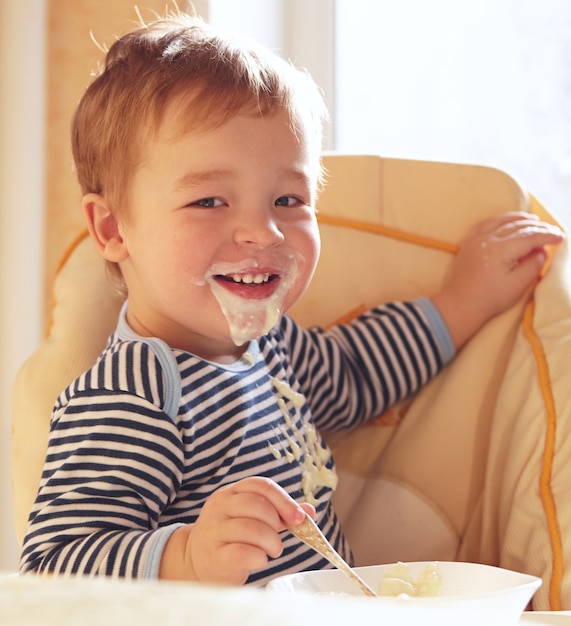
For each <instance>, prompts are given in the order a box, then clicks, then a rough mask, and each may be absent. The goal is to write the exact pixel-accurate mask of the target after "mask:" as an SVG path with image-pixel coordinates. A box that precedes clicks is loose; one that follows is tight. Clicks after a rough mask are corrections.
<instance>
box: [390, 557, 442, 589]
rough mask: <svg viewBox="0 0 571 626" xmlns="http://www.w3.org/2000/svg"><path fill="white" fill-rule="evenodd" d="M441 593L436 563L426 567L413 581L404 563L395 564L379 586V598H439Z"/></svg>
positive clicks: (440, 582) (440, 578)
mask: <svg viewBox="0 0 571 626" xmlns="http://www.w3.org/2000/svg"><path fill="white" fill-rule="evenodd" d="M441 593H442V577H441V575H440V572H439V571H438V566H437V564H436V563H431V564H430V565H427V566H426V567H425V568H424V569H423V570H422V571H421V572H420V574H419V575H418V577H417V579H416V580H415V579H414V576H413V575H412V573H411V571H410V567H409V566H408V565H407V564H406V563H400V562H399V563H396V564H395V565H393V566H392V567H390V568H389V569H387V570H386V571H385V572H383V577H382V579H381V582H380V584H379V595H380V596H400V595H407V596H416V597H420V596H423V597H427V596H439V595H440V594H441Z"/></svg>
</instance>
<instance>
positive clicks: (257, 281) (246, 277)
mask: <svg viewBox="0 0 571 626" xmlns="http://www.w3.org/2000/svg"><path fill="white" fill-rule="evenodd" d="M277 277H278V275H277V274H270V273H268V272H266V273H264V274H231V275H229V276H225V275H224V274H218V275H217V276H216V279H217V280H225V281H228V282H234V283H242V284H244V285H252V284H253V285H261V284H262V283H267V282H269V281H270V280H275V279H276V278H277Z"/></svg>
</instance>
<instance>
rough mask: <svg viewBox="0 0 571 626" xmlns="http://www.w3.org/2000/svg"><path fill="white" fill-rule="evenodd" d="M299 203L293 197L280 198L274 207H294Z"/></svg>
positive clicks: (299, 201)
mask: <svg viewBox="0 0 571 626" xmlns="http://www.w3.org/2000/svg"><path fill="white" fill-rule="evenodd" d="M300 203H301V200H299V198H295V197H294V196H280V197H279V198H278V199H277V200H276V206H295V205H296V204H300Z"/></svg>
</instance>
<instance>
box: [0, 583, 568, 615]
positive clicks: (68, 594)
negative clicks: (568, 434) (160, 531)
mask: <svg viewBox="0 0 571 626" xmlns="http://www.w3.org/2000/svg"><path fill="white" fill-rule="evenodd" d="M472 613H473V612H471V614H470V615H466V616H465V617H463V618H460V620H459V619H458V617H457V616H456V619H455V620H453V621H450V619H449V618H448V620H446V619H445V620H444V621H441V620H440V619H436V620H435V619H432V618H431V617H430V616H429V615H426V614H423V615H422V616H416V618H415V619H414V620H413V621H410V619H409V618H408V617H407V618H406V619H405V620H404V621H403V622H402V623H403V624H407V625H409V624H414V625H415V626H416V625H417V624H418V626H426V625H429V626H432V625H434V626H438V625H439V624H449V623H453V624H454V626H465V624H468V623H469V624H478V625H481V626H496V623H494V620H493V618H492V619H486V620H476V619H475V618H474V615H473V614H472ZM383 617H386V613H385V609H384V607H382V606H380V605H378V604H376V603H375V600H371V599H370V598H364V597H357V596H327V595H319V594H309V593H297V594H287V593H283V592H282V593H279V592H270V591H266V590H262V589H253V588H244V587H242V588H228V587H214V586H205V585H199V584H182V583H181V584H172V583H171V584H166V583H157V582H125V581H111V580H109V579H101V578H100V579H69V578H57V577H35V576H31V577H29V576H25V577H18V576H13V575H12V576H7V575H1V574H0V625H1V626H223V625H225V624H231V625H232V626H299V625H301V624H307V626H321V625H323V626H336V625H337V624H341V625H345V624H346V625H347V626H350V625H352V624H356V625H358V626H369V625H371V626H373V625H374V626H384V625H385V624H389V623H390V624H391V626H394V624H395V620H394V619H391V620H384V619H383ZM432 617H434V616H432ZM516 620H517V616H516ZM399 623H401V622H400V621H399ZM565 625H567V626H571V611H570V612H563V613H525V614H524V615H523V616H522V617H521V618H520V620H519V623H516V624H514V623H512V624H510V626H565ZM497 626H503V624H502V623H500V622H498V623H497Z"/></svg>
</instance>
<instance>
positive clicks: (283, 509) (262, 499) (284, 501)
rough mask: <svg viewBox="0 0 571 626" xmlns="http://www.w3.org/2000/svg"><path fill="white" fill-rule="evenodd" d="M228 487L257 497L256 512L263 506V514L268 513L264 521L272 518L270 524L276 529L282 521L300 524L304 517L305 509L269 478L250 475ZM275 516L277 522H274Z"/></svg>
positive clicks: (281, 524) (281, 527)
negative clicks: (268, 507) (268, 506)
mask: <svg viewBox="0 0 571 626" xmlns="http://www.w3.org/2000/svg"><path fill="white" fill-rule="evenodd" d="M230 488H231V489H232V490H233V491H234V492H235V493H236V494H250V495H251V496H254V497H257V498H259V499H257V500H256V502H258V503H259V505H260V509H257V510H256V513H260V512H261V509H262V508H264V514H268V515H269V518H264V519H266V521H269V519H271V520H272V522H273V524H272V526H273V527H275V528H276V529H277V530H282V529H283V527H284V524H283V522H286V523H288V524H293V525H295V524H301V522H302V521H303V520H304V517H305V510H304V509H303V508H302V506H301V505H300V504H298V503H297V502H296V501H295V500H294V499H293V498H292V497H291V496H290V495H289V494H288V493H287V491H285V490H284V489H282V488H281V487H280V486H279V485H278V484H277V483H275V482H274V481H273V480H271V479H269V478H264V477H262V476H252V477H251V478H246V479H244V480H241V481H239V482H237V483H234V484H233V485H231V486H230ZM266 503H267V504H269V505H270V507H271V513H270V512H269V511H268V510H267V507H266ZM276 516H277V518H278V519H277V523H276Z"/></svg>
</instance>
